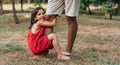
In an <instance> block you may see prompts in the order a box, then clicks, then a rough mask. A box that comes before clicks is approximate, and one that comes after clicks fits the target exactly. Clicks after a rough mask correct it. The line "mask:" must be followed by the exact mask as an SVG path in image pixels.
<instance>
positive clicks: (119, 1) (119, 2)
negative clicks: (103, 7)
mask: <svg viewBox="0 0 120 65" xmlns="http://www.w3.org/2000/svg"><path fill="white" fill-rule="evenodd" d="M118 15H120V0H118Z"/></svg>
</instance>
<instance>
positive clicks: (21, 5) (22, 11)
mask: <svg viewBox="0 0 120 65" xmlns="http://www.w3.org/2000/svg"><path fill="white" fill-rule="evenodd" d="M21 12H23V0H21Z"/></svg>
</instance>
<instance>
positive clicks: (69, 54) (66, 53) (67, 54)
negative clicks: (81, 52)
mask: <svg viewBox="0 0 120 65" xmlns="http://www.w3.org/2000/svg"><path fill="white" fill-rule="evenodd" d="M62 54H64V55H66V56H71V53H68V52H65V51H62Z"/></svg>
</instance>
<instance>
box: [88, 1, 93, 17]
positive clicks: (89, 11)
mask: <svg viewBox="0 0 120 65" xmlns="http://www.w3.org/2000/svg"><path fill="white" fill-rule="evenodd" d="M87 4H88V6H87V8H88V13H89V14H90V15H91V14H92V12H91V10H90V1H89V0H88V3H87Z"/></svg>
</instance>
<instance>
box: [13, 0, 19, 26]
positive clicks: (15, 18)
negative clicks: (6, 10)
mask: <svg viewBox="0 0 120 65" xmlns="http://www.w3.org/2000/svg"><path fill="white" fill-rule="evenodd" d="M12 8H13V19H14V21H15V23H16V24H19V21H18V18H17V15H16V10H15V0H12Z"/></svg>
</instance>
